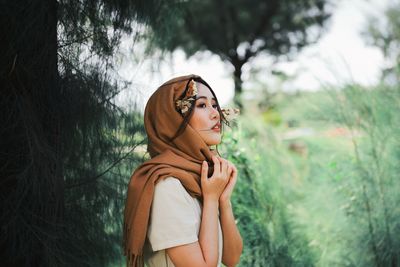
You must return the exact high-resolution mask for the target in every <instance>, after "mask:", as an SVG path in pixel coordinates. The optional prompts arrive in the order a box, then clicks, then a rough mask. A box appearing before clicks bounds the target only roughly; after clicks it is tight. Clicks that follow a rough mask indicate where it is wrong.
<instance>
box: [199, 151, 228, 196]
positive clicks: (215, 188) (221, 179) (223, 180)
mask: <svg viewBox="0 0 400 267" xmlns="http://www.w3.org/2000/svg"><path fill="white" fill-rule="evenodd" d="M212 160H213V162H214V173H213V174H212V176H211V177H210V178H208V176H207V173H208V165H207V162H205V161H204V162H203V165H202V168H201V188H202V191H203V196H204V199H208V200H215V201H217V202H218V201H219V199H220V196H221V194H222V192H224V190H225V188H226V185H227V184H228V182H229V180H230V173H231V171H230V169H231V167H230V165H229V164H228V162H227V161H226V160H221V159H218V158H217V157H216V156H212Z"/></svg>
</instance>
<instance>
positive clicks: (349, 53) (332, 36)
mask: <svg viewBox="0 0 400 267" xmlns="http://www.w3.org/2000/svg"><path fill="white" fill-rule="evenodd" d="M389 1H390V0H338V1H336V3H337V6H336V7H335V10H334V13H333V16H332V17H331V21H329V23H328V25H327V26H328V27H327V28H326V32H325V33H324V35H323V36H322V37H321V38H320V39H319V41H318V42H317V43H316V44H313V45H310V46H308V47H306V48H304V49H303V50H302V51H301V52H300V53H299V54H298V55H297V56H296V57H295V58H294V60H292V61H291V62H279V63H276V64H274V65H271V62H272V59H271V58H268V57H259V58H256V59H254V60H252V61H251V62H249V63H248V64H247V65H244V66H243V76H242V77H243V80H244V84H243V86H244V88H245V89H246V88H251V87H252V86H253V85H254V83H252V82H251V81H252V80H251V79H250V78H249V77H250V72H249V71H250V69H251V68H253V69H254V68H255V69H258V72H257V75H256V78H257V80H258V81H260V83H261V84H263V85H264V86H266V87H268V88H269V89H271V90H274V89H277V88H278V87H279V89H280V90H285V91H296V90H307V91H313V90H318V89H320V88H321V87H322V86H326V85H332V86H338V85H340V84H343V83H346V82H357V83H360V84H362V85H366V86H368V85H373V84H374V83H376V82H377V81H378V79H379V74H380V69H381V68H382V66H383V64H384V59H383V55H382V53H381V52H380V51H379V49H377V48H375V47H371V46H367V45H366V42H365V40H364V39H363V38H362V36H361V32H362V31H363V30H364V29H365V27H366V23H367V18H368V16H370V15H379V14H382V13H383V11H384V9H385V7H386V6H387V4H388V2H389ZM130 45H131V43H130V42H129V41H125V42H123V43H122V47H125V48H123V49H121V56H120V57H119V63H120V69H119V71H118V73H119V75H120V76H121V77H122V78H124V79H126V80H128V81H131V82H132V84H131V85H130V87H129V88H128V89H127V90H124V91H122V92H121V94H120V95H119V96H118V97H117V99H116V100H117V103H119V104H122V105H124V106H127V105H130V104H132V103H133V102H136V103H138V106H137V107H138V108H139V109H141V110H143V108H144V105H145V103H146V101H147V99H148V98H149V97H150V95H151V94H152V92H154V91H155V90H156V89H157V87H158V86H159V85H161V84H162V83H163V82H165V81H167V80H169V79H170V78H173V77H176V76H180V75H187V74H191V73H193V74H198V75H200V76H202V77H203V78H204V79H205V80H206V81H207V82H208V83H209V84H210V86H211V87H212V88H213V89H214V91H215V93H216V95H217V98H218V100H219V102H220V104H221V105H222V106H224V105H226V104H228V102H229V101H230V100H231V99H232V97H233V91H234V84H233V80H232V76H231V75H232V74H231V73H232V71H233V68H232V67H231V66H229V65H227V64H226V63H225V64H224V63H223V62H222V61H221V60H220V59H219V57H218V56H215V55H212V54H211V53H209V52H205V53H201V54H196V55H195V56H193V57H191V58H189V59H188V58H186V57H185V54H184V52H183V51H181V50H178V51H175V52H174V53H172V55H170V56H168V57H166V58H163V60H162V61H161V62H160V63H158V60H155V59H154V58H146V59H136V60H132V55H136V57H138V58H140V56H141V55H143V52H142V51H140V49H141V48H140V45H135V46H133V50H131V49H132V48H129V46H130ZM137 62H139V64H138V63H137ZM155 62H157V63H156V65H155ZM271 70H280V71H283V72H285V73H286V74H288V75H290V76H292V77H293V79H292V80H291V81H289V82H285V83H284V84H281V83H279V81H277V79H276V78H274V77H272V76H271V75H270V72H271ZM253 77H254V76H253Z"/></svg>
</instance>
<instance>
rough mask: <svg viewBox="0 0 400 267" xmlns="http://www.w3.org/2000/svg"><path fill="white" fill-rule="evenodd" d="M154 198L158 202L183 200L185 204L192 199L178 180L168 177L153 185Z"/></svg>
mask: <svg viewBox="0 0 400 267" xmlns="http://www.w3.org/2000/svg"><path fill="white" fill-rule="evenodd" d="M154 197H155V198H156V199H159V200H161V199H162V200H167V199H168V200H175V201H176V200H178V199H181V200H184V201H185V202H186V201H188V200H191V199H192V197H191V196H190V194H189V193H188V192H187V191H186V189H185V188H184V187H183V185H182V183H181V182H180V181H179V179H178V178H176V177H173V176H169V177H166V178H164V179H162V180H160V181H158V183H157V184H156V185H155V189H154Z"/></svg>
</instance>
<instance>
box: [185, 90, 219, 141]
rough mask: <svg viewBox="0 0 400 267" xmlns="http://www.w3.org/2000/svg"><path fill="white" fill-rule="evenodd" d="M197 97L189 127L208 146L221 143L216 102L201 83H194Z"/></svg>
mask: <svg viewBox="0 0 400 267" xmlns="http://www.w3.org/2000/svg"><path fill="white" fill-rule="evenodd" d="M196 86H197V96H196V101H195V105H194V110H193V115H192V117H191V118H190V120H189V125H190V126H191V127H192V128H193V129H195V130H196V131H197V132H198V133H199V134H200V136H201V138H203V140H204V142H205V143H206V144H207V145H208V146H212V145H218V144H219V143H221V119H220V115H219V112H218V109H217V101H216V100H215V98H214V96H213V94H212V93H211V91H210V90H209V89H208V87H207V86H205V85H204V84H202V83H199V82H196Z"/></svg>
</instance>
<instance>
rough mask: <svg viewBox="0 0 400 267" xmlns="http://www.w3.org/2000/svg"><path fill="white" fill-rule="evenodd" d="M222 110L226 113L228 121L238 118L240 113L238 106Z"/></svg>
mask: <svg viewBox="0 0 400 267" xmlns="http://www.w3.org/2000/svg"><path fill="white" fill-rule="evenodd" d="M221 111H222V114H224V117H225V119H226V120H228V121H232V120H234V119H236V118H237V117H238V116H239V114H240V110H239V109H237V108H223V109H221Z"/></svg>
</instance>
